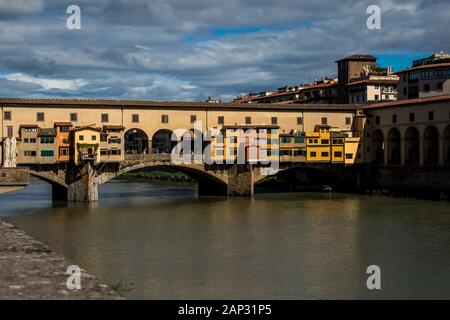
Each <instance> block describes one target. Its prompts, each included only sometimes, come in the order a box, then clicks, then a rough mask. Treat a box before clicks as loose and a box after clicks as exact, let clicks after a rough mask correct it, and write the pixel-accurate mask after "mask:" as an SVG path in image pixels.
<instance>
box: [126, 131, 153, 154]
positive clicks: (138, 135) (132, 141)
mask: <svg viewBox="0 0 450 320" xmlns="http://www.w3.org/2000/svg"><path fill="white" fill-rule="evenodd" d="M125 153H126V154H145V153H148V137H147V134H146V133H145V132H144V131H142V130H140V129H130V130H128V131H127V132H125Z"/></svg>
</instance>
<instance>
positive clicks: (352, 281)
mask: <svg viewBox="0 0 450 320" xmlns="http://www.w3.org/2000/svg"><path fill="white" fill-rule="evenodd" d="M50 194H51V192H50V189H49V187H48V186H47V185H45V184H43V183H34V184H33V185H32V186H31V187H30V188H28V189H27V190H23V191H19V192H16V193H10V194H6V195H2V196H0V207H1V213H0V214H1V216H7V217H8V219H9V220H11V221H12V222H14V223H16V224H17V225H19V226H20V227H22V228H24V229H25V230H26V231H28V232H29V233H30V234H32V235H34V236H36V237H37V238H38V239H41V240H43V241H44V242H46V243H48V244H49V245H50V246H51V247H53V248H54V249H55V250H57V251H59V252H61V253H63V254H64V255H65V256H67V257H69V258H70V259H71V260H73V261H74V262H76V263H77V264H80V265H81V266H82V267H83V268H85V269H87V270H89V271H90V272H91V273H93V274H95V275H97V276H99V277H100V278H101V279H102V280H104V281H105V282H107V283H110V284H112V283H116V282H118V281H120V280H123V281H131V282H134V283H135V284H136V286H135V290H134V291H133V292H132V294H131V297H134V298H152V299H179V298H181V299H183V298H186V299H202V298H218V299H219V298H220V299H227V298H244V299H248V298H251V299H264V298H266V299H267V298H272V299H277V298H285V299H299V298H306V299H315V298H321V299H335V298H342V299H352V298H369V299H371V298H433V297H434V298H436V297H437V298H450V278H449V277H450V272H449V271H450V254H449V253H448V247H449V245H450V214H449V206H448V203H439V202H429V201H416V200H404V199H389V198H377V197H360V196H354V195H340V194H333V195H331V196H329V195H327V194H277V195H274V194H264V195H258V196H256V197H255V199H253V200H250V199H227V198H215V197H207V198H203V197H202V198H199V197H198V196H197V193H196V190H195V188H193V187H189V186H169V185H164V184H153V183H152V184H148V183H143V182H125V181H115V182H112V183H109V184H106V185H105V186H104V187H103V188H102V190H101V201H100V202H99V203H98V204H96V205H91V206H87V205H83V204H75V205H73V204H71V205H61V204H54V203H52V202H51V199H50ZM371 264H377V265H379V266H380V267H381V268H382V276H383V277H382V287H383V290H382V291H380V292H369V291H368V290H367V289H366V288H365V281H366V277H367V275H366V274H365V272H366V268H367V266H369V265H371Z"/></svg>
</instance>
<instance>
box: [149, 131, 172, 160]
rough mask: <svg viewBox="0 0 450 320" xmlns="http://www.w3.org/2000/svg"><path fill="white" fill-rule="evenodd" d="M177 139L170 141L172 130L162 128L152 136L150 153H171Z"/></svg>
mask: <svg viewBox="0 0 450 320" xmlns="http://www.w3.org/2000/svg"><path fill="white" fill-rule="evenodd" d="M176 144H177V141H172V131H170V130H167V129H162V130H159V131H156V133H155V134H154V135H153V137H152V153H158V154H159V153H171V152H172V149H173V148H174V147H175V146H176Z"/></svg>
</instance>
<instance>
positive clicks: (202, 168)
mask: <svg viewBox="0 0 450 320" xmlns="http://www.w3.org/2000/svg"><path fill="white" fill-rule="evenodd" d="M152 167H159V168H169V169H173V170H176V171H179V172H182V173H185V174H186V175H188V176H190V177H192V178H195V179H196V180H197V182H198V192H199V195H222V196H252V195H253V194H254V186H255V184H257V183H258V182H260V181H261V180H263V179H264V178H266V177H267V176H268V175H272V174H276V173H277V172H271V171H270V168H267V167H263V166H260V165H250V164H220V165H219V164H213V165H207V164H204V163H199V164H196V163H192V164H179V163H173V162H172V161H171V160H170V155H166V154H159V155H158V154H152V155H150V154H142V155H130V156H127V157H126V161H124V162H122V163H99V164H92V163H90V162H87V163H85V164H84V165H78V166H76V165H74V164H71V163H59V164H48V165H45V164H40V165H31V166H29V167H28V168H29V173H30V175H32V176H35V177H37V178H39V179H42V180H44V181H46V182H48V183H50V184H51V185H52V193H53V199H54V200H65V201H71V202H95V201H98V199H99V186H101V185H102V184H105V183H107V182H109V181H110V180H112V179H114V178H117V177H120V176H121V175H123V174H125V173H127V172H131V171H135V170H139V169H144V168H152ZM299 167H308V168H311V167H317V168H316V169H326V168H322V167H320V166H317V165H311V164H310V165H308V164H304V163H303V164H300V163H299V164H292V163H291V164H282V167H280V170H279V171H284V170H289V169H292V168H299ZM329 169H330V168H328V169H326V170H329Z"/></svg>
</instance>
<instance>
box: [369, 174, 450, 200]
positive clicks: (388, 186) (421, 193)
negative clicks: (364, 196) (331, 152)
mask: <svg viewBox="0 0 450 320" xmlns="http://www.w3.org/2000/svg"><path fill="white" fill-rule="evenodd" d="M361 177H362V185H361V187H362V188H364V189H366V190H367V189H377V190H380V189H385V190H387V191H389V192H390V193H398V194H403V195H413V196H418V197H423V198H439V197H447V198H449V199H450V167H437V166H436V167H400V166H398V167H397V166H394V167H378V168H374V167H372V168H369V167H367V168H365V169H364V170H362V174H361Z"/></svg>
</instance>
